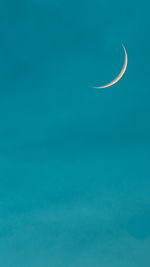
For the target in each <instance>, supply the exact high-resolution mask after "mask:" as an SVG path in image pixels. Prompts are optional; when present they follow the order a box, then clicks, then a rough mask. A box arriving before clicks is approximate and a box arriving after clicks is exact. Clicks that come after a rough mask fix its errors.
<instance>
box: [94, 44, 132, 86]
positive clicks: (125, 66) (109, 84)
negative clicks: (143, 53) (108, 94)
mask: <svg viewBox="0 0 150 267" xmlns="http://www.w3.org/2000/svg"><path fill="white" fill-rule="evenodd" d="M122 47H123V49H124V53H125V60H124V65H123V68H122V70H121V72H120V73H119V75H118V76H117V77H116V78H115V79H114V80H112V81H111V82H110V83H108V84H106V85H104V86H99V87H92V88H96V89H103V88H106V87H110V86H112V85H114V84H115V83H117V82H118V81H119V80H120V79H121V78H122V76H123V75H124V73H125V71H126V68H127V64H128V56H127V51H126V49H125V47H124V45H123V44H122Z"/></svg>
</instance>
